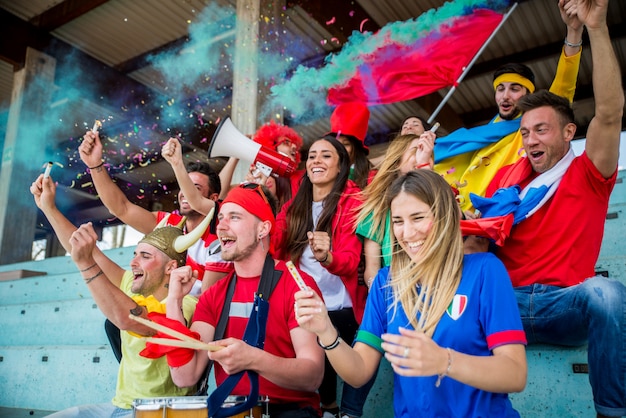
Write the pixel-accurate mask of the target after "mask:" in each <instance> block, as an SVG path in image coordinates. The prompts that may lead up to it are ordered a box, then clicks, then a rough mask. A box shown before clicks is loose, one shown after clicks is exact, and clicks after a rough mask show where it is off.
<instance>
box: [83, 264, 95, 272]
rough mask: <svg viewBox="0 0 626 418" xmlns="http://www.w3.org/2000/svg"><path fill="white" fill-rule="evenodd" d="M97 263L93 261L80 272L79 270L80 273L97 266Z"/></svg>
mask: <svg viewBox="0 0 626 418" xmlns="http://www.w3.org/2000/svg"><path fill="white" fill-rule="evenodd" d="M97 265H98V263H93V264H92V265H90V266H89V267H87V268H86V269H82V270H81V271H80V272H81V273H84V272H86V271H87V270H91V269H92V268H94V267H95V266H97Z"/></svg>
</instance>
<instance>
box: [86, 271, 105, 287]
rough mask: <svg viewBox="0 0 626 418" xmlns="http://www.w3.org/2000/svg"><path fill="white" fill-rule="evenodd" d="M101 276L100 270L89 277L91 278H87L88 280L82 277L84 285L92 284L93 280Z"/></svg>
mask: <svg viewBox="0 0 626 418" xmlns="http://www.w3.org/2000/svg"><path fill="white" fill-rule="evenodd" d="M103 274H104V272H103V271H102V270H100V271H99V272H97V273H96V274H95V275H94V276H91V277H88V278H84V277H83V280H84V281H85V284H89V283H91V282H93V281H94V280H95V279H97V278H98V277H99V276H101V275H103Z"/></svg>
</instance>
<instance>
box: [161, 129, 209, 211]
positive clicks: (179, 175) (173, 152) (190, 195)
mask: <svg viewBox="0 0 626 418" xmlns="http://www.w3.org/2000/svg"><path fill="white" fill-rule="evenodd" d="M161 155H162V156H163V158H165V160H166V161H167V162H168V163H170V165H171V166H172V170H174V175H175V176H176V181H177V182H178V186H179V187H180V190H181V191H182V192H183V195H185V199H187V202H188V203H189V206H191V209H193V210H195V211H196V212H198V213H201V214H203V215H207V214H208V213H209V212H210V211H211V209H213V208H215V201H214V200H211V199H208V198H206V197H204V196H202V193H200V191H199V190H198V189H197V188H196V186H195V185H194V184H193V181H192V180H191V178H190V177H189V174H188V173H187V170H186V168H185V163H184V161H183V153H182V147H181V145H180V142H179V141H178V139H176V138H170V139H169V140H168V141H167V142H166V143H165V145H163V148H162V149H161Z"/></svg>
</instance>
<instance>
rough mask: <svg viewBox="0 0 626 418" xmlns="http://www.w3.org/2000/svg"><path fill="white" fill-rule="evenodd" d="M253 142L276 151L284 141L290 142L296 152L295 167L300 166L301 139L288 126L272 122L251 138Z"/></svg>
mask: <svg viewBox="0 0 626 418" xmlns="http://www.w3.org/2000/svg"><path fill="white" fill-rule="evenodd" d="M252 139H253V140H254V142H257V143H259V144H261V145H263V146H265V147H268V148H271V149H273V150H276V147H278V146H279V145H280V144H282V143H283V142H284V141H285V140H289V141H291V143H292V144H294V145H295V146H296V148H297V150H298V151H297V152H296V166H298V165H299V164H300V148H302V143H303V141H302V138H301V137H300V135H298V133H297V132H296V131H294V130H293V129H291V128H290V127H288V126H285V125H280V124H278V123H276V122H274V121H273V120H271V121H270V122H269V123H266V124H265V125H263V126H261V127H260V128H259V129H258V130H257V131H256V133H255V134H254V137H253V138H252Z"/></svg>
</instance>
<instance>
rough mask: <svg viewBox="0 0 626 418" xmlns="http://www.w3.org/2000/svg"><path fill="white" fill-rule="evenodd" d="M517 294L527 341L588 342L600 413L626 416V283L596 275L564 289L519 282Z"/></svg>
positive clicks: (592, 379)
mask: <svg viewBox="0 0 626 418" xmlns="http://www.w3.org/2000/svg"><path fill="white" fill-rule="evenodd" d="M515 294H516V296H517V305H518V307H519V311H520V315H521V317H522V323H523V325H524V330H525V331H526V338H528V343H529V344H532V343H545V344H554V345H562V346H580V345H584V344H585V343H587V344H588V354H587V355H588V362H589V382H590V383H591V389H592V391H593V398H594V404H595V408H596V411H597V412H598V413H599V414H602V415H606V416H620V417H621V416H623V415H626V330H625V329H624V324H626V287H624V285H623V284H622V283H620V282H618V281H616V280H611V279H607V278H605V277H601V276H596V277H592V278H589V279H587V280H586V281H584V282H583V283H581V284H579V285H576V286H571V287H565V288H561V287H556V286H546V285H541V284H535V285H531V286H521V287H517V288H515ZM572 396H573V395H572Z"/></svg>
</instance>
